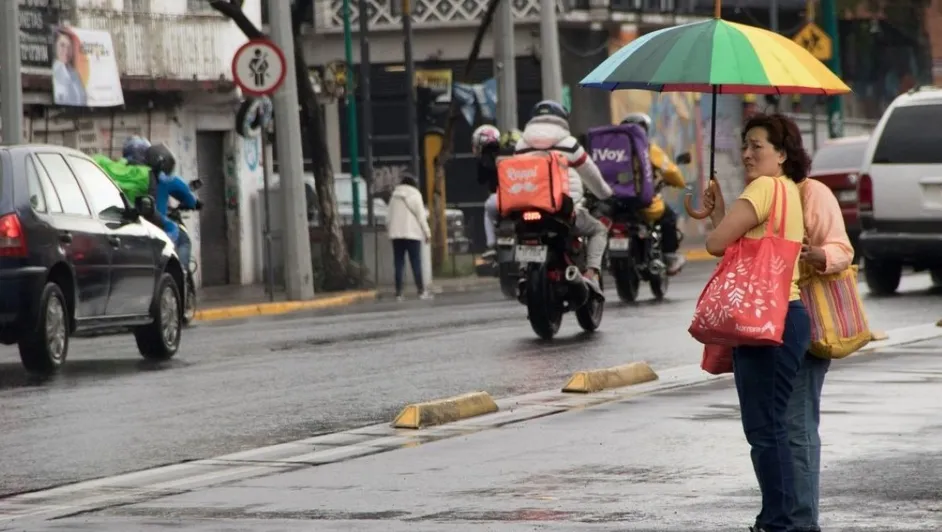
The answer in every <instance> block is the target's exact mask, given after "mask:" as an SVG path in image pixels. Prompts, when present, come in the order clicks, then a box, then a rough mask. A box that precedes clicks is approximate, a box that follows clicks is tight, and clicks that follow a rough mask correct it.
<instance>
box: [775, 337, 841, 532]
mask: <svg viewBox="0 0 942 532" xmlns="http://www.w3.org/2000/svg"><path fill="white" fill-rule="evenodd" d="M830 367H831V361H830V360H827V359H823V358H818V357H816V356H814V355H812V354H811V353H808V354H806V355H805V358H804V360H802V364H801V368H800V369H799V370H798V376H797V377H796V378H795V389H794V390H793V391H792V397H791V400H790V401H789V402H788V414H787V421H786V423H787V425H788V444H789V446H790V447H791V449H792V459H793V460H794V462H795V506H794V507H793V509H792V522H793V523H794V525H795V530H799V531H801V532H819V531H820V530H821V527H819V526H818V501H819V499H820V494H821V490H820V480H821V436H820V435H819V434H818V425H819V424H820V422H821V390H822V388H824V377H825V376H826V375H827V372H828V368H830Z"/></svg>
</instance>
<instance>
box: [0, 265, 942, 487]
mask: <svg viewBox="0 0 942 532" xmlns="http://www.w3.org/2000/svg"><path fill="white" fill-rule="evenodd" d="M710 269H711V268H710V266H709V265H705V264H694V265H691V267H690V269H689V270H688V271H685V272H684V274H683V275H682V276H681V277H680V278H678V279H676V280H675V281H674V283H673V284H672V286H671V287H670V292H669V296H670V298H669V300H668V301H665V302H663V303H660V304H656V303H653V302H642V303H640V304H638V305H633V306H628V305H623V304H621V303H618V302H611V303H610V304H609V305H608V307H607V308H606V313H605V317H604V320H603V324H602V327H601V330H600V332H599V333H597V334H595V335H583V334H581V332H580V330H579V328H578V326H577V325H576V323H575V319H574V318H573V317H571V316H567V317H566V320H565V322H564V326H563V329H562V331H561V334H560V336H561V337H560V338H559V339H558V340H556V341H555V342H553V343H551V344H546V343H543V342H540V341H537V340H536V339H535V337H534V334H533V332H532V331H531V330H530V328H529V325H528V324H527V323H526V312H525V310H524V308H523V307H522V306H521V305H519V304H517V303H516V302H510V301H506V300H504V299H502V297H501V296H500V294H499V293H498V292H497V291H496V290H495V291H490V292H481V293H469V294H462V295H453V296H445V297H441V298H439V299H438V300H436V301H433V302H407V303H405V304H395V303H387V302H383V303H377V304H375V305H370V306H366V307H359V308H355V309H349V310H348V311H346V312H344V313H337V312H334V313H333V314H313V313H312V314H304V315H292V316H282V317H270V318H263V319H256V320H245V321H240V322H229V323H219V324H205V325H200V326H198V327H196V328H193V329H190V330H187V331H186V334H185V336H184V340H183V347H182V348H181V353H180V354H179V355H178V358H177V359H175V360H173V361H172V362H169V363H165V364H154V363H148V362H144V361H142V360H141V359H140V357H139V356H138V355H137V349H136V347H135V345H134V341H133V339H132V338H131V337H129V336H124V335H121V336H110V337H100V338H93V339H79V340H76V341H75V342H74V343H73V345H72V353H71V354H70V359H69V360H68V362H67V363H66V366H65V369H64V371H63V373H62V374H61V375H59V376H57V377H56V378H54V379H52V380H50V381H48V382H36V381H31V380H30V379H29V378H27V377H26V376H25V374H24V373H23V371H22V370H21V368H20V366H19V358H18V355H17V353H16V350H15V349H14V348H10V347H2V348H0V401H2V409H0V426H2V427H3V428H4V430H3V432H2V435H0V446H2V448H3V450H4V455H5V459H4V460H3V461H2V463H0V495H5V494H10V493H14V492H20V491H25V490H34V489H39V488H43V487H48V486H52V485H56V484H62V483H66V482H73V481H78V480H83V479H88V478H93V477H99V476H107V475H114V474H118V473H120V472H125V471H131V470H138V469H144V468H148V467H153V466H157V465H162V464H167V463H173V462H178V461H181V460H188V459H196V458H207V457H211V456H217V455H221V454H224V453H229V452H235V451H238V450H242V449H247V448H253V447H258V446H262V445H267V444H271V443H276V442H279V441H286V440H291V439H296V438H301V437H306V436H310V435H312V434H316V433H323V432H330V431H334V430H338V429H341V428H349V427H353V426H360V425H366V424H370V423H376V422H382V421H386V420H389V419H391V418H392V417H393V416H394V415H395V413H396V412H397V411H398V410H399V409H400V408H401V407H402V406H403V405H404V404H406V403H409V402H414V401H419V400H424V399H431V398H435V397H442V396H448V395H453V394H458V393H464V392H468V391H473V390H487V391H489V392H491V393H492V394H493V395H495V396H498V397H499V396H507V395H516V394H521V393H526V392H531V391H538V390H545V389H553V388H559V387H560V386H561V385H562V384H563V382H564V381H565V379H566V378H567V376H568V375H569V374H570V373H571V372H573V371H576V370H580V369H588V368H593V367H605V366H612V365H616V364H623V363H626V362H630V361H633V360H647V361H649V362H650V363H651V364H652V365H653V366H654V367H655V369H664V368H669V367H674V366H679V365H686V364H694V363H697V362H698V361H699V356H700V348H699V345H698V344H697V343H696V342H695V341H693V340H692V339H691V338H690V337H689V335H688V334H687V332H686V328H687V325H688V324H689V319H690V315H691V311H692V307H693V304H694V301H695V299H696V297H697V295H698V294H699V290H700V289H701V288H702V286H703V283H704V282H705V280H706V278H707V276H708V274H709V272H710ZM929 286H930V283H929V280H928V276H922V275H917V276H910V277H906V278H904V281H903V287H902V290H903V291H904V294H902V295H900V296H897V297H893V298H888V299H880V300H868V301H867V310H868V313H869V316H870V319H871V322H872V323H873V325H874V327H876V328H881V329H893V328H896V327H903V326H909V325H916V324H921V323H927V322H930V321H935V320H936V319H938V318H939V317H942V316H938V315H937V314H938V313H939V306H938V302H939V297H940V296H939V295H937V294H934V293H931V292H930V291H929V290H928V288H929ZM609 293H610V297H611V298H614V297H615V295H614V290H613V289H612V290H610V291H609ZM643 297H649V296H647V293H646V292H645V293H644V295H643Z"/></svg>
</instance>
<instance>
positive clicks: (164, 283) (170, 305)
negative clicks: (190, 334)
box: [134, 273, 183, 360]
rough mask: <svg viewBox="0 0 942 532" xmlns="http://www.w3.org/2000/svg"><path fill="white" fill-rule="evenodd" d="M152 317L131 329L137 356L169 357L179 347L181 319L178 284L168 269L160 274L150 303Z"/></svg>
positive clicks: (163, 358)
mask: <svg viewBox="0 0 942 532" xmlns="http://www.w3.org/2000/svg"><path fill="white" fill-rule="evenodd" d="M150 312H151V318H153V320H154V321H152V322H151V323H150V324H148V325H142V326H140V327H137V328H135V329H134V339H135V340H136V341H137V349H138V351H140V353H141V356H143V357H144V358H146V359H148V360H170V359H171V358H173V355H175V354H177V349H178V348H179V347H180V330H181V329H182V325H183V324H182V323H181V322H182V320H181V313H180V288H179V287H178V286H177V283H176V282H174V280H173V277H171V276H170V274H169V273H164V274H163V275H161V276H160V283H158V285H157V292H156V297H155V298H154V301H153V303H151V311H150Z"/></svg>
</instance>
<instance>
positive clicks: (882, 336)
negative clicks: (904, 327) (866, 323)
mask: <svg viewBox="0 0 942 532" xmlns="http://www.w3.org/2000/svg"><path fill="white" fill-rule="evenodd" d="M889 337H890V336H889V335H888V334H886V333H885V332H883V331H870V339H871V340H873V341H874V342H879V341H881V340H886V339H888V338H889Z"/></svg>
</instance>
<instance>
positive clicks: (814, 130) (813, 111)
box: [811, 96, 820, 152]
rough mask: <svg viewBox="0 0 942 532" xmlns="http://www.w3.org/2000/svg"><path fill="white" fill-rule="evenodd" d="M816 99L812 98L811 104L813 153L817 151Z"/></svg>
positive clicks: (817, 103)
mask: <svg viewBox="0 0 942 532" xmlns="http://www.w3.org/2000/svg"><path fill="white" fill-rule="evenodd" d="M819 103H820V102H818V97H817V96H815V97H814V101H813V103H812V104H811V145H812V148H813V149H814V151H815V152H817V151H818V105H819Z"/></svg>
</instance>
